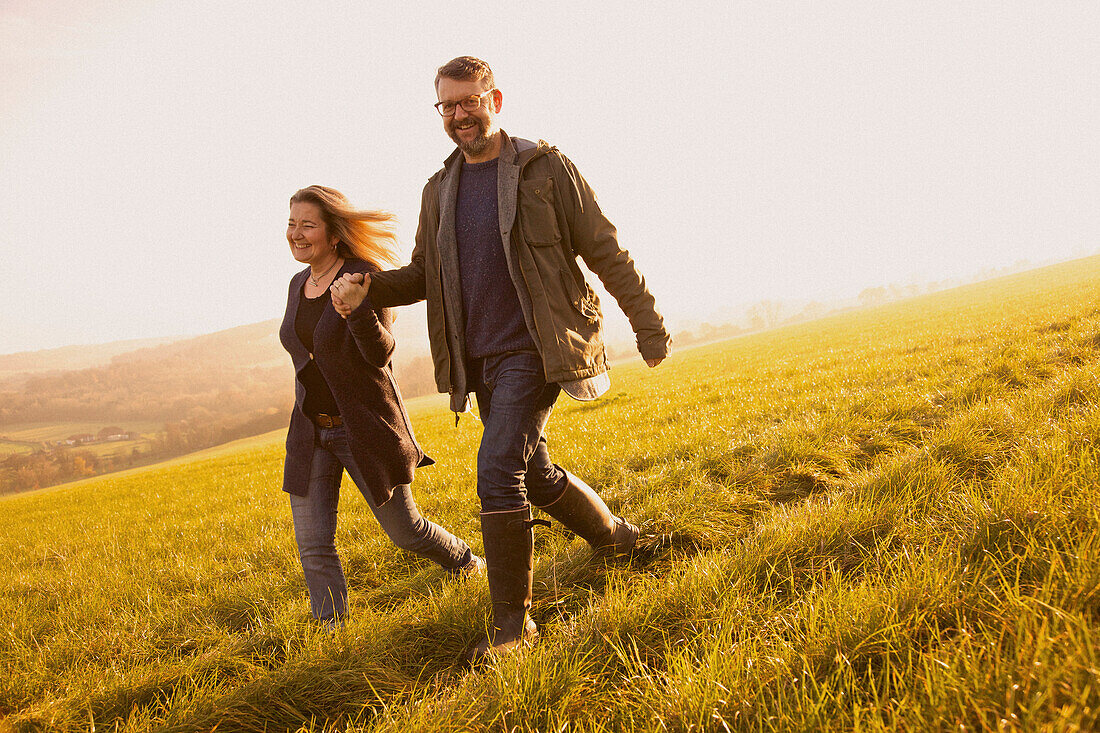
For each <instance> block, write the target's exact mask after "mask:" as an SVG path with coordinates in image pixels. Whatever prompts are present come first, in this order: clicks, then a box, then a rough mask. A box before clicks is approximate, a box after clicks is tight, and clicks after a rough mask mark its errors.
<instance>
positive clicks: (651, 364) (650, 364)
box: [345, 275, 665, 369]
mask: <svg viewBox="0 0 1100 733" xmlns="http://www.w3.org/2000/svg"><path fill="white" fill-rule="evenodd" d="M345 277H347V276H346V275H345ZM664 360H665V357H663V356H660V357H658V358H656V359H646V360H645V363H646V366H648V367H649V368H650V369H652V368H653V367H655V366H657V365H658V364H660V363H661V362H662V361H664Z"/></svg>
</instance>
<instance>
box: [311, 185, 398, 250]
mask: <svg viewBox="0 0 1100 733" xmlns="http://www.w3.org/2000/svg"><path fill="white" fill-rule="evenodd" d="M290 203H291V205H294V204H298V203H310V204H316V205H317V208H319V209H320V210H321V218H322V219H323V220H324V222H325V227H326V228H327V229H328V231H330V232H332V233H334V234H335V235H336V236H337V237H339V238H340V241H339V242H338V243H337V244H336V253H337V254H338V255H340V256H341V257H357V258H359V259H361V260H365V261H367V262H370V263H371V264H373V265H375V266H377V267H381V266H382V265H383V264H388V265H390V266H393V267H397V266H398V265H400V264H401V255H400V253H399V247H398V242H397V233H396V232H395V231H394V227H395V226H396V224H397V217H396V216H394V215H393V214H392V213H390V212H388V211H372V210H370V209H356V208H355V207H353V206H352V205H351V204H350V203H349V202H348V197H347V196H345V195H344V194H342V193H340V192H339V191H337V190H336V189H335V188H329V187H328V186H307V187H306V188H303V189H301V190H299V191H296V192H295V193H294V195H293V196H291V197H290Z"/></svg>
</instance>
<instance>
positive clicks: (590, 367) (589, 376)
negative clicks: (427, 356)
mask: <svg viewBox="0 0 1100 733" xmlns="http://www.w3.org/2000/svg"><path fill="white" fill-rule="evenodd" d="M435 87H436V96H437V97H438V99H439V103H438V104H436V105H435V107H436V109H437V110H438V111H439V113H440V115H442V117H443V129H444V130H445V131H446V132H447V134H448V135H449V136H450V137H451V139H452V140H454V142H455V144H456V145H457V146H458V149H457V150H456V151H455V152H454V153H453V154H452V155H451V156H450V157H449V158H447V161H446V163H445V164H444V167H443V168H442V169H441V170H440V171H438V172H437V173H436V174H435V175H434V176H432V177H431V179H429V181H428V183H427V185H426V186H425V187H424V193H423V197H422V200H421V208H420V223H419V226H418V228H417V232H416V246H415V248H414V250H413V255H412V263H411V264H409V265H407V266H405V267H403V268H401V269H398V270H391V271H388V272H377V273H374V274H373V275H370V276H366V277H364V278H363V279H362V282H363V287H365V288H368V289H369V294H370V299H371V301H372V302H373V304H374V305H375V306H397V305H406V304H409V303H415V302H417V301H419V300H423V299H427V311H428V332H429V338H430V342H431V349H432V356H433V360H434V362H435V376H436V383H437V386H438V387H439V389H440V391H447V392H450V394H451V409H452V410H454V411H455V412H456V413H459V412H463V411H465V410H466V409H467V406H468V404H469V393H470V392H473V393H474V394H475V395H476V397H477V403H478V408H479V411H480V414H481V421H482V423H483V425H484V433H483V435H482V439H481V447H480V449H479V451H478V459H477V461H478V471H477V491H478V497H479V498H480V500H481V528H482V534H483V538H484V542H485V560H486V565H487V574H488V580H489V593H490V596H491V597H492V602H493V624H492V627H491V629H490V632H489V635H488V638H487V639H483V640H482V641H481V643H480V644H479V645H478V646H477V647H476V648H475V650H474V653H473V657H474V658H475V659H477V658H479V657H481V656H483V655H484V654H485V653H486V652H487V651H488V650H489V649H490V648H492V649H494V650H502V649H506V648H510V647H512V646H515V645H517V644H519V643H521V642H522V641H524V640H525V639H527V640H533V639H534V638H535V637H536V636H537V630H536V628H535V624H534V622H532V621H531V619H530V618H529V616H528V615H527V612H528V610H529V609H530V607H531V568H532V547H533V537H532V531H531V527H532V525H533V523H534V520H532V518H531V505H532V504H533V505H534V506H536V507H539V508H541V509H542V510H543V511H545V512H547V513H548V514H549V515H550V516H551V517H554V518H555V519H557V520H558V521H560V522H561V523H562V524H564V525H565V526H566V527H568V528H569V529H570V530H572V531H573V532H575V533H576V534H578V535H580V536H581V537H583V538H584V539H585V540H587V541H588V543H589V544H590V545H591V546H592V547H593V548H594V549H595V550H596V551H597V552H598V553H601V554H609V555H626V554H629V553H630V551H631V550H632V549H633V547H634V544H635V542H636V541H637V539H638V534H639V532H638V528H637V527H635V526H634V525H632V524H630V523H629V522H627V521H625V520H623V519H621V518H620V517H617V516H615V515H613V514H612V513H611V512H610V511H609V510H608V508H607V505H606V504H604V502H603V500H602V499H600V497H599V496H598V495H597V494H596V492H595V491H593V490H592V488H591V487H589V486H588V485H587V484H585V483H584V482H583V481H581V480H580V479H579V478H577V477H576V476H574V475H573V474H571V473H568V472H567V471H565V470H563V469H562V468H561V467H559V466H557V465H555V464H554V463H552V462H551V461H550V454H549V452H548V450H547V445H546V438H545V436H544V435H543V429H544V428H545V426H546V422H547V419H548V418H549V417H550V411H551V409H552V407H553V405H554V401H555V400H556V399H557V397H558V394H559V392H560V391H561V390H562V389H564V390H565V391H566V392H567V393H568V394H569V395H570V396H572V397H575V398H577V399H581V400H589V399H594V398H596V397H598V396H599V395H601V394H603V393H604V392H605V391H606V390H607V389H608V386H609V385H610V380H609V379H608V375H607V363H606V354H605V352H604V345H603V337H602V323H601V318H602V315H601V312H600V305H599V300H598V298H597V297H596V293H595V292H594V291H593V290H592V288H591V287H590V286H589V284H588V283H587V282H586V281H585V278H584V275H583V274H582V272H581V270H580V267H579V266H578V264H577V257H578V256H579V257H580V258H581V259H583V260H584V262H585V264H586V265H587V266H588V268H589V269H590V270H592V271H593V272H594V273H596V275H597V276H599V278H600V280H601V281H602V282H603V284H604V285H605V287H606V288H607V290H608V292H609V293H611V295H612V296H614V297H615V299H616V300H617V301H618V304H619V306H620V307H621V308H622V309H623V311H624V312H625V313H626V315H627V317H628V318H629V319H630V323H631V326H632V328H633V330H634V332H635V334H636V335H637V341H638V349H639V351H640V352H641V355H642V357H643V358H644V359H645V361H646V363H647V364H648V365H649V366H651V367H654V366H657V365H658V364H659V363H660V362H661V361H662V360H663V359H664V358H665V357H666V356H667V355H668V352H669V346H670V344H671V339H670V338H669V335H668V332H667V331H666V330H665V327H664V321H663V320H662V318H661V316H660V315H659V314H658V313H657V310H656V308H655V306H654V301H653V296H652V295H650V293H649V292H648V290H647V289H646V286H645V281H644V279H643V278H642V276H641V275H640V274H639V273H638V271H637V270H636V269H635V267H634V262H633V260H631V258H630V255H629V254H628V253H627V252H626V251H625V250H623V249H622V248H620V247H619V244H618V242H617V240H616V234H615V228H614V227H613V226H612V225H611V223H610V222H609V221H608V220H607V219H606V218H605V217H604V215H603V213H602V212H601V211H600V208H599V206H598V205H597V203H596V197H595V195H594V193H593V192H592V189H591V188H590V187H589V186H588V184H587V182H586V181H585V180H584V178H582V177H581V175H580V173H579V172H578V171H577V169H576V167H575V166H574V165H573V164H572V162H570V161H569V159H567V158H566V157H565V156H564V155H562V154H561V153H560V152H559V151H558V150H557V149H556V148H552V147H550V146H549V145H547V144H546V143H545V142H541V141H540V142H539V143H537V144H536V143H533V142H530V141H527V140H522V139H520V138H513V137H510V136H509V135H507V134H506V133H505V132H504V131H503V130H502V129H500V128H499V127H498V125H497V121H496V116H497V114H498V113H499V112H500V109H501V103H502V100H503V97H502V95H501V91H500V90H499V89H497V88H496V86H495V84H494V81H493V73H492V71H491V70H490V69H489V66H488V65H487V64H486V63H485V62H484V61H481V60H479V59H476V58H473V57H470V56H462V57H459V58H456V59H454V60H453V61H450V62H448V63H447V64H445V65H444V66H442V67H441V68H440V69H439V71H438V74H437V76H436V80H435ZM361 277H363V276H359V275H356V276H346V278H347V282H346V284H345V286H343V287H342V289H341V293H340V298H347V297H349V288H350V287H352V286H354V284H355V283H356V282H359V281H360V278H361ZM357 289H358V290H360V293H356V297H355V298H354V302H356V303H358V302H359V300H360V299H361V290H362V289H361V288H357ZM335 300H336V301H337V309H338V310H341V312H342V313H345V314H346V313H347V312H350V311H349V309H348V306H347V304H346V303H345V302H343V301H341V300H340V299H339V298H336V299H335Z"/></svg>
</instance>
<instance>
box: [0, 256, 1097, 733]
mask: <svg viewBox="0 0 1100 733" xmlns="http://www.w3.org/2000/svg"><path fill="white" fill-rule="evenodd" d="M613 382H614V384H613V387H612V390H611V392H610V393H609V394H608V395H606V396H605V397H604V398H603V399H601V400H599V401H596V402H593V403H583V404H582V403H574V402H570V401H569V400H568V399H565V398H563V399H562V400H561V401H560V402H559V409H557V410H556V412H555V415H554V417H553V418H552V420H551V427H550V431H549V439H550V442H551V448H552V451H553V453H554V455H555V458H556V460H558V461H559V462H561V463H563V464H565V465H567V466H568V467H570V468H571V469H572V470H574V471H575V472H576V473H577V474H579V475H580V476H582V477H584V478H585V479H587V480H588V481H589V482H590V483H592V484H594V485H596V486H598V487H599V489H600V491H601V493H602V494H603V495H604V496H605V498H607V500H608V502H609V503H610V504H611V505H612V507H613V508H614V509H616V510H620V511H622V512H623V513H624V514H626V515H627V516H629V517H631V518H633V519H635V520H636V521H639V522H641V523H642V524H643V528H644V530H645V531H646V537H645V538H644V541H643V547H642V548H641V551H640V552H639V553H638V556H636V557H635V558H633V559H632V560H631V561H629V562H622V563H614V564H608V565H605V564H601V563H597V562H593V561H592V559H591V558H590V555H589V552H588V550H587V548H586V547H585V546H583V543H581V542H580V541H579V540H576V539H574V538H572V537H570V536H567V535H566V534H564V533H562V532H560V531H558V530H551V531H541V530H540V531H538V532H537V534H536V568H535V600H534V610H533V616H534V617H535V619H536V621H537V622H538V623H539V625H540V630H541V632H542V636H541V639H540V641H539V643H538V645H536V646H535V647H533V648H531V649H530V650H526V651H523V652H520V653H516V654H513V655H510V656H508V657H506V658H504V659H502V660H501V661H499V662H498V663H497V664H496V665H495V666H491V667H489V668H486V669H482V670H478V671H474V672H468V671H466V670H464V669H463V668H462V665H461V664H460V663H459V661H458V660H459V659H460V657H461V656H462V653H463V651H464V650H465V648H466V647H467V645H468V644H469V643H470V642H471V641H473V640H474V639H475V638H477V637H478V636H479V634H480V633H481V632H482V631H483V629H484V623H485V616H486V613H487V611H488V605H489V604H488V593H487V590H486V588H485V584H484V581H483V580H481V581H474V582H469V583H460V582H452V581H448V580H446V579H445V578H444V576H443V573H442V571H441V570H439V569H437V568H434V567H432V566H431V565H430V564H428V563H426V562H423V561H420V560H418V559H416V558H414V557H411V556H409V555H407V554H404V553H401V552H399V551H397V550H395V549H394V548H393V546H392V545H391V544H390V543H389V542H388V541H387V540H386V539H385V537H384V536H383V535H382V533H381V532H380V530H379V528H378V526H377V524H376V523H375V522H374V521H373V518H372V517H371V516H370V513H369V511H368V510H367V509H366V506H365V503H364V502H363V501H362V500H361V499H360V498H359V497H358V496H357V495H356V493H355V491H354V489H353V488H352V487H350V486H349V485H348V483H347V481H346V480H345V486H344V491H345V501H344V502H343V505H342V507H341V515H340V522H341V524H340V529H339V533H338V538H337V541H338V545H339V546H340V548H341V553H342V557H343V561H344V567H345V571H346V572H347V575H348V579H349V585H350V587H351V593H352V597H351V610H352V617H351V620H350V622H349V624H348V625H347V627H346V628H345V629H343V630H342V631H341V632H340V633H338V634H337V635H336V636H335V637H330V636H328V635H326V634H325V633H323V632H321V631H319V630H318V629H316V628H315V627H314V626H313V625H312V624H311V623H309V618H308V605H307V598H306V594H305V589H304V584H303V580H302V577H301V569H300V566H299V562H298V559H297V555H296V550H295V547H294V541H293V535H292V529H291V524H290V514H289V508H288V505H287V500H286V498H285V496H284V495H283V494H282V493H281V492H280V491H279V485H280V477H281V469H282V464H281V462H282V449H281V435H280V434H271V435H269V436H265V437H263V438H262V439H255V440H251V441H247V442H242V443H239V444H237V445H234V446H229V447H223V448H221V449H218V450H216V451H211V452H208V453H205V454H201V455H197V456H191V457H188V458H187V459H180V460H177V461H174V462H172V463H171V464H166V465H161V466H155V467H148V468H144V469H138V470H134V471H129V472H126V473H123V474H116V475H113V476H107V477H101V478H98V479H94V480H88V481H84V482H81V483H79V484H73V485H69V486H66V487H60V488H54V489H49V490H45V491H42V492H36V493H33V494H28V495H20V496H15V497H12V498H7V499H3V500H0V509H2V511H3V516H4V521H3V523H2V524H0V542H2V543H3V548H4V553H5V555H6V556H7V557H9V558H11V561H10V563H7V564H5V565H3V566H0V588H2V589H3V590H2V593H3V595H2V597H0V598H2V600H0V668H2V669H3V670H5V674H3V675H0V715H3V716H4V717H3V719H2V720H0V729H2V728H5V727H6V728H9V729H11V730H15V731H32V730H91V729H93V728H94V729H95V730H112V731H113V730H120V731H138V730H159V731H205V730H212V729H215V728H216V729H217V730H218V731H261V730H267V731H275V730H299V729H300V730H309V731H320V730H339V731H410V730H411V731H458V730H481V729H486V730H539V731H566V730H568V731H619V730H667V731H724V730H738V731H757V730H767V731H787V730H807V731H808V730H844V731H847V730H860V731H891V730H912V731H920V730H943V731H946V730H953V731H960V730H1022V731H1025V730H1026V731H1031V730H1050V731H1063V730H1095V729H1097V727H1098V726H1100V536H1098V534H1097V528H1098V527H1100V462H1098V460H1097V458H1098V452H1100V258H1089V259H1086V260H1079V261H1076V262H1071V263H1066V264H1063V265H1058V266H1055V267H1050V268H1045V269H1043V270H1039V271H1035V272H1031V273H1024V274H1022V275H1016V276H1012V277H1009V278H1004V279H1000V280H996V281H990V282H986V283H981V284H978V285H973V286H968V287H965V288H961V289H959V290H955V291H949V292H944V293H938V294H935V295H930V296H925V297H923V298H919V299H915V300H912V301H907V302H904V303H899V304H894V305H890V306H883V307H880V308H876V309H871V310H866V311H860V312H857V313H849V314H845V315H842V316H836V317H832V318H828V319H825V320H822V321H817V322H814V323H809V324H802V325H798V326H794V327H789V328H784V329H780V330H776V331H771V332H767V333H763V334H758V335H755V336H750V337H744V338H740V339H737V340H735V341H730V342H726V343H721V344H713V345H709V346H706V347H700V348H696V349H691V350H687V351H684V352H682V353H680V354H677V355H676V356H674V357H673V358H672V359H670V360H669V361H668V362H666V363H665V364H663V365H662V366H661V367H660V368H659V369H654V370H647V369H645V368H644V366H642V365H640V362H639V365H638V366H629V367H622V368H616V369H615V370H614V373H613ZM411 412H412V414H413V420H414V425H415V426H416V428H417V433H418V436H419V438H420V440H421V442H422V443H423V444H424V446H425V448H426V449H427V450H428V452H429V453H431V454H432V455H433V457H435V458H436V460H437V462H438V463H437V465H436V466H434V467H432V468H429V469H426V470H423V471H421V472H420V473H418V475H417V481H416V484H415V492H416V495H417V500H418V502H419V504H420V506H421V509H422V510H423V511H424V513H425V514H426V515H427V516H429V517H430V518H432V519H435V520H436V521H439V522H440V523H442V524H444V525H445V526H447V527H449V528H451V529H452V530H454V531H455V532H456V533H457V534H459V535H460V536H462V537H464V538H466V539H468V540H469V541H470V542H471V544H473V545H474V546H475V549H480V544H481V540H480V534H479V531H478V520H477V508H476V498H475V492H474V485H473V479H474V473H473V468H474V455H475V453H476V446H477V439H478V435H479V430H478V426H477V423H476V421H475V420H473V419H463V420H462V422H461V424H460V425H459V426H458V427H457V428H455V427H454V422H453V418H452V417H451V416H450V414H449V413H447V412H446V411H445V409H444V408H442V407H441V406H440V402H439V401H438V400H429V401H427V402H418V403H416V404H415V405H414V406H413V407H412V409H411Z"/></svg>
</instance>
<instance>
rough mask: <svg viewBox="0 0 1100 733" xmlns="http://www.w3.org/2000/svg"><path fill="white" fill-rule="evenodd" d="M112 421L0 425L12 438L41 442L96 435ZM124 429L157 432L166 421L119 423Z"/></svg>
mask: <svg viewBox="0 0 1100 733" xmlns="http://www.w3.org/2000/svg"><path fill="white" fill-rule="evenodd" d="M110 425H112V423H102V422H95V423H93V422H67V423H18V424H14V425H8V426H4V427H0V435H3V436H4V437H6V438H10V439H11V440H16V441H23V442H35V443H40V442H42V441H44V440H48V441H55V440H64V439H65V438H68V437H69V436H70V435H78V434H81V433H90V434H92V435H95V434H96V433H98V432H99V431H100V430H102V429H103V428H105V427H109V426H110ZM117 427H120V428H122V429H123V430H133V431H136V432H138V433H156V432H159V431H161V430H164V423H163V422H160V423H157V422H130V423H126V424H125V425H121V424H120V425H117Z"/></svg>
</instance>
